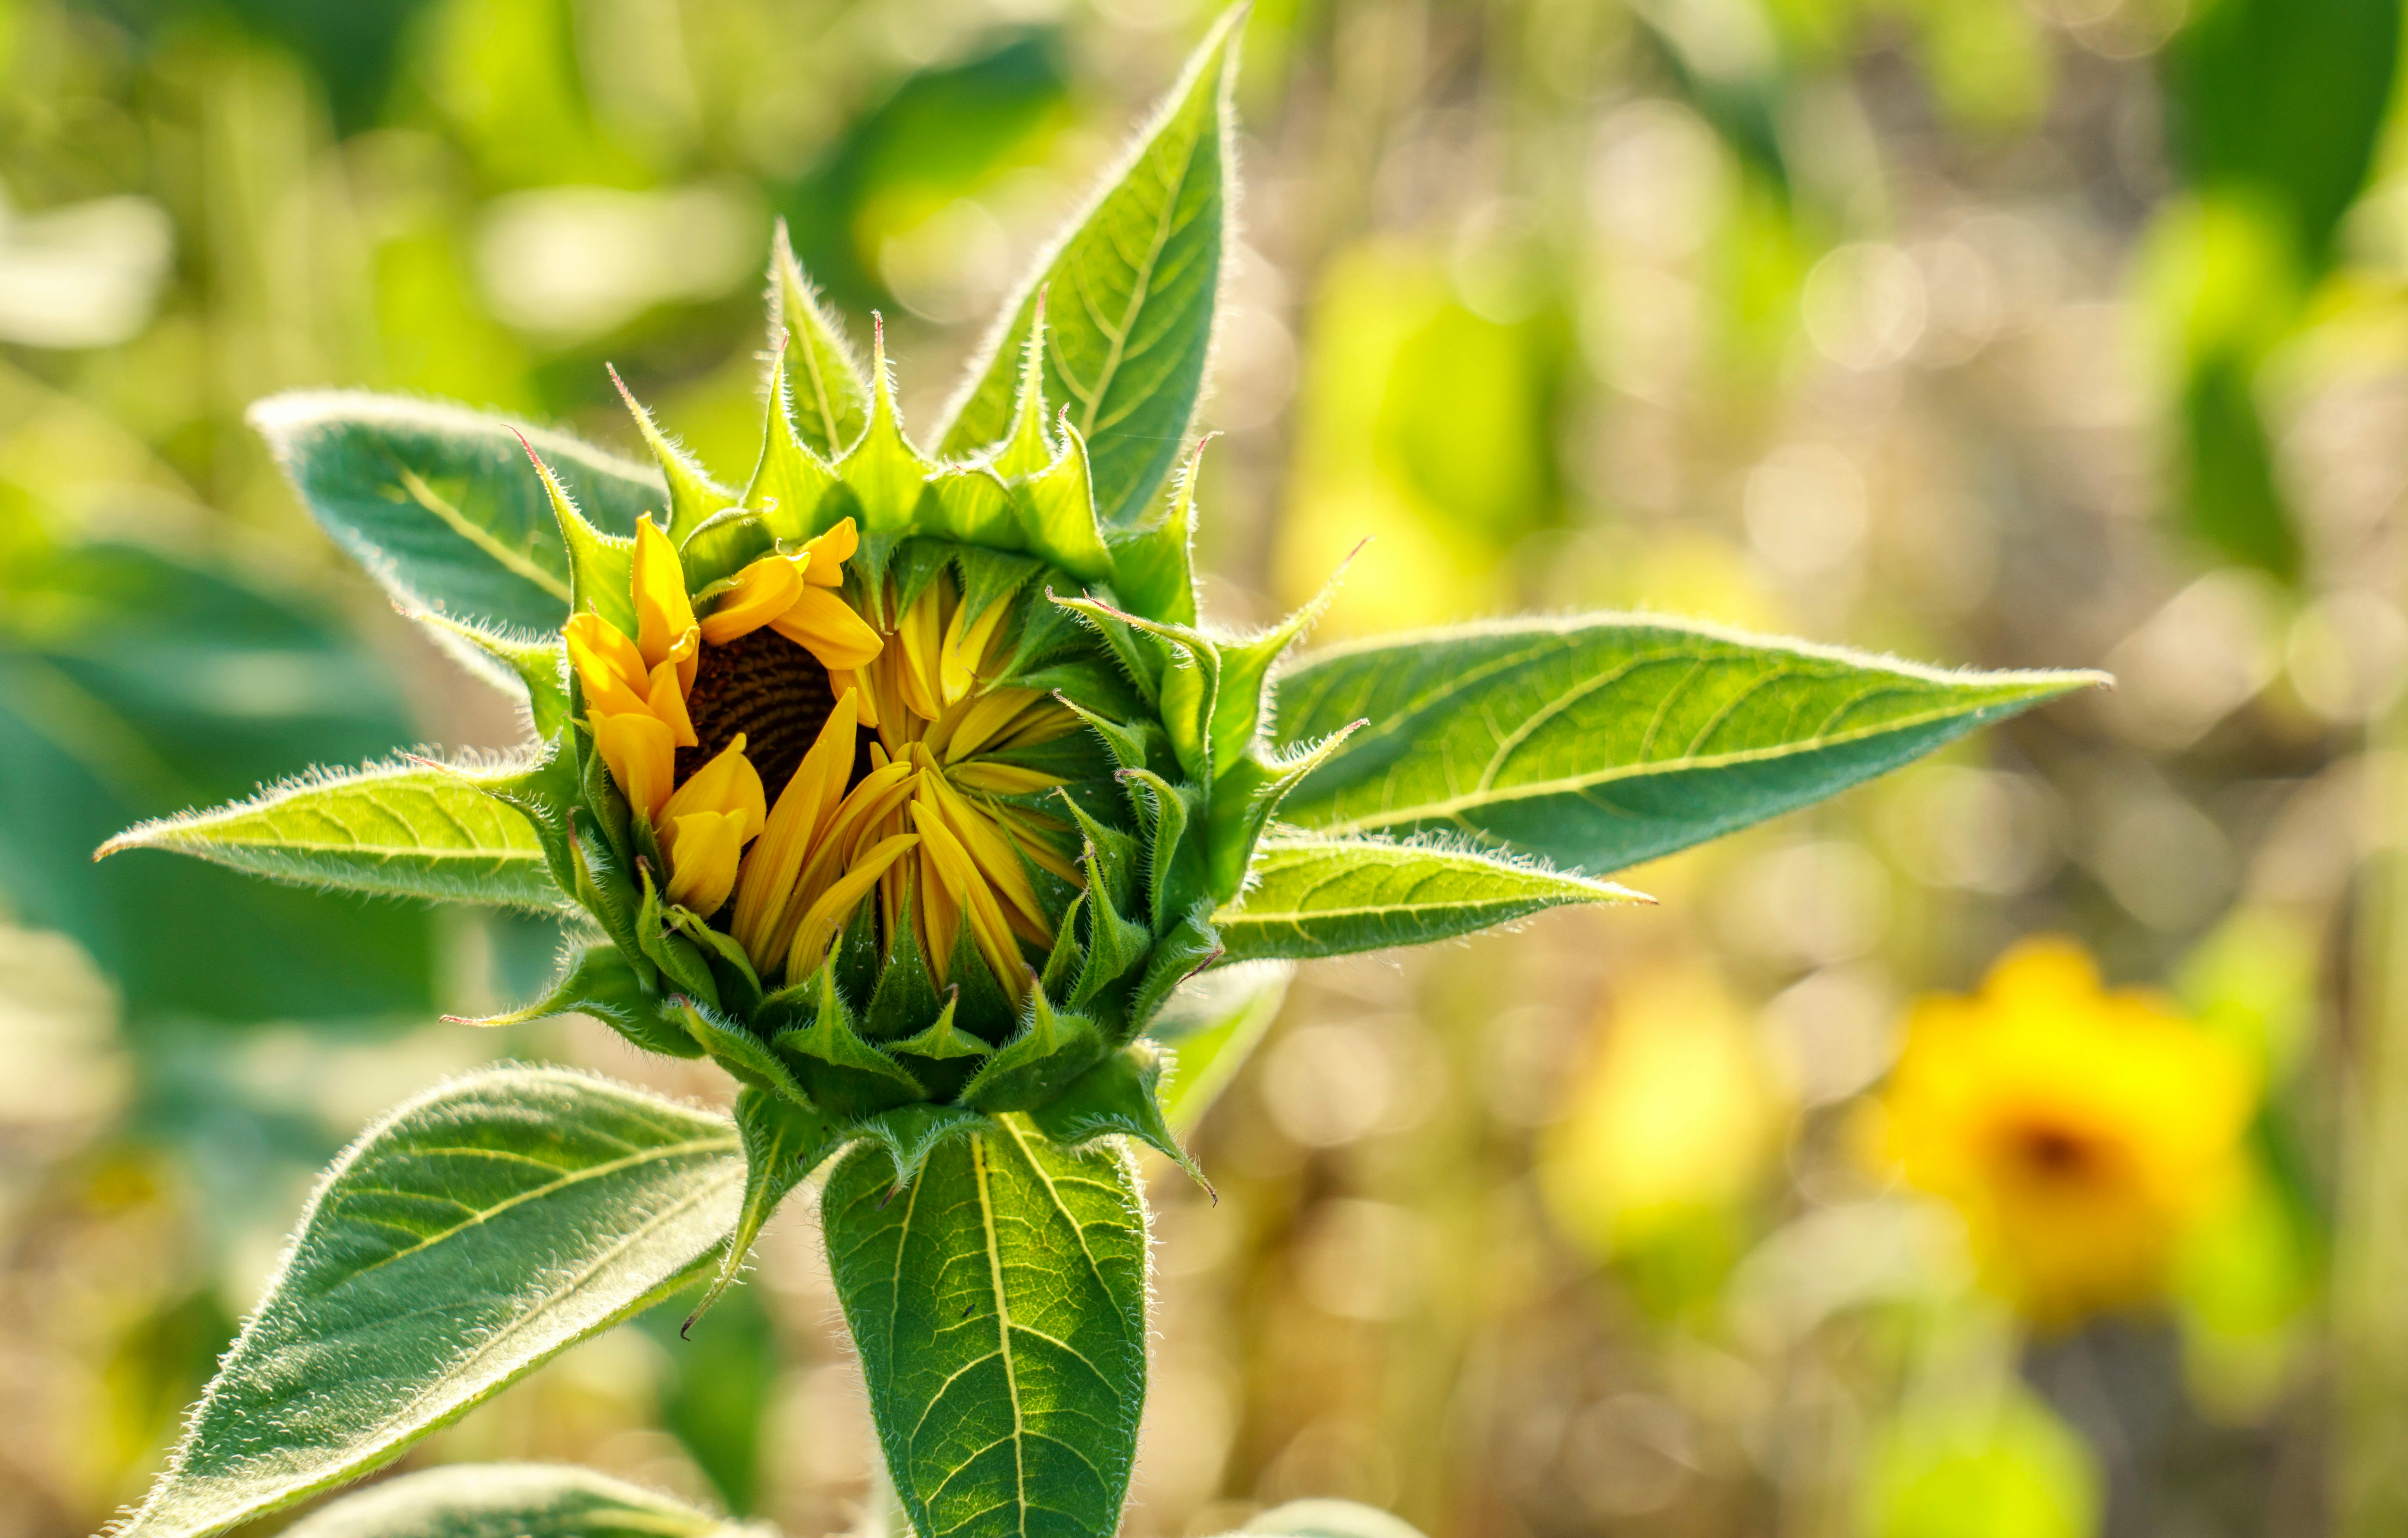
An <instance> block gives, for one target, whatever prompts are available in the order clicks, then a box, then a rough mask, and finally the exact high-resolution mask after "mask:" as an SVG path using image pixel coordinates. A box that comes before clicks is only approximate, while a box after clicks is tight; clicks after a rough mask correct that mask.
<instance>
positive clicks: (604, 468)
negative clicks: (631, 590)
mask: <svg viewBox="0 0 2408 1538" xmlns="http://www.w3.org/2000/svg"><path fill="white" fill-rule="evenodd" d="M251 425H252V426H253V427H254V428H256V429H257V430H258V431H259V433H260V435H261V436H262V437H263V438H266V439H267V443H268V447H269V448H270V449H271V450H273V451H274V452H275V454H276V459H277V463H278V464H279V465H281V466H282V467H283V468H284V473H285V474H286V475H287V476H289V477H290V478H291V479H292V482H293V487H294V490H295V491H296V492H298V493H299V494H300V496H301V500H302V501H303V502H304V503H306V504H307V505H308V509H309V511H310V514H311V515H312V516H313V517H315V518H316V519H317V520H318V522H319V524H320V525H322V526H323V527H324V529H325V530H326V532H327V533H328V534H330V535H332V536H334V538H335V540H336V542H337V544H340V545H341V546H342V547H343V549H344V550H346V551H348V552H349V553H351V556H352V558H354V559H355V560H357V561H358V562H359V563H360V565H361V566H362V567H363V568H366V570H367V572H368V574H369V575H370V576H373V577H374V578H376V580H377V581H378V582H381V583H383V584H384V586H385V589H386V590H387V591H388V592H390V593H391V594H392V595H393V596H394V599H395V601H396V602H398V603H399V604H400V605H401V606H402V607H403V608H404V609H405V610H407V611H411V612H417V611H430V610H431V611H435V612H437V613H441V614H446V615H450V616H452V617H454V618H463V619H474V620H481V621H485V622H488V623H494V624H499V625H507V626H510V627H512V628H514V629H517V630H521V631H527V632H551V631H556V630H558V629H559V628H560V626H561V625H562V624H563V623H564V622H566V620H567V618H568V553H567V551H566V549H565V548H564V547H563V546H562V544H561V539H560V529H559V525H558V524H557V523H556V522H555V521H554V519H553V517H552V504H551V503H550V501H549V500H547V499H546V497H545V495H544V489H543V486H542V485H541V483H540V482H538V480H537V479H536V477H535V476H533V475H531V474H529V473H528V469H527V457H526V448H525V446H523V445H522V444H521V443H520V441H519V433H520V432H523V433H524V434H525V436H526V443H527V444H529V445H532V446H533V447H534V449H535V451H536V453H539V454H541V455H542V456H543V460H544V463H545V464H547V465H549V466H551V467H552V473H553V474H554V475H556V476H558V477H559V479H560V482H561V484H562V485H563V486H564V487H565V488H566V490H567V492H568V494H569V495H570V496H573V497H575V498H576V500H577V505H578V507H579V508H580V509H581V510H582V511H583V512H584V514H585V517H586V521H587V522H589V523H591V524H593V525H595V527H596V528H599V529H600V530H602V531H603V532H604V533H605V534H614V535H628V534H632V533H634V532H635V526H636V519H637V517H638V515H639V514H641V513H644V512H647V511H650V512H652V513H654V514H656V515H657V518H658V521H659V522H661V523H663V524H666V523H667V514H668V505H667V496H668V493H667V487H666V485H665V484H664V483H663V482H662V480H661V477H660V475H659V473H658V472H657V471H655V470H652V469H650V468H647V467H642V466H638V465H636V464H633V463H631V462H629V461H627V460H623V459H620V458H619V457H617V456H616V455H614V454H610V453H605V452H604V451H602V450H600V449H596V448H595V447H594V446H593V445H591V444H589V443H585V442H583V441H581V440H580V439H578V438H571V437H569V436H568V435H566V434H565V433H556V432H551V431H547V430H545V429H542V428H538V427H523V428H520V429H518V430H517V431H513V430H512V427H511V424H509V422H508V421H507V420H505V419H503V418H500V417H494V416H488V415H485V414H483V413H481V412H477V411H471V410H466V408H464V407H458V406H446V405H441V404H437V403H435V402H430V401H422V400H409V399H405V398H403V397H400V396H395V395H367V394H364V393H361V392H357V391H327V392H310V393H304V394H298V395H273V396H270V397H269V398H267V399H265V400H263V401H260V402H259V403H258V404H256V405H254V406H253V407H252V408H251Z"/></svg>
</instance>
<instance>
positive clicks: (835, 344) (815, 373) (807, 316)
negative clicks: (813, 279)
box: [769, 219, 869, 533]
mask: <svg viewBox="0 0 2408 1538" xmlns="http://www.w3.org/2000/svg"><path fill="white" fill-rule="evenodd" d="M769 267H770V278H769V303H770V323H771V326H772V327H773V329H775V330H780V331H783V332H784V333H785V351H784V353H783V354H782V355H783V356H784V357H785V358H787V359H788V360H790V362H789V364H788V367H787V368H786V370H785V374H786V381H785V382H786V384H787V385H788V387H789V388H791V389H792V391H793V392H794V397H793V410H792V415H791V420H792V422H793V424H794V428H795V432H796V435H797V437H798V438H800V439H801V441H802V443H803V445H804V446H805V447H806V448H808V449H810V451H811V452H812V453H815V454H817V455H818V456H819V457H820V458H821V459H823V460H832V459H836V458H839V457H840V456H841V455H842V454H843V453H844V452H845V451H846V450H848V449H850V448H852V447H853V441H854V440H855V439H856V438H860V437H861V430H862V429H863V428H864V427H866V426H867V425H868V424H869V381H868V379H867V377H866V376H865V375H864V374H863V372H862V368H861V361H860V360H859V359H858V358H856V357H855V356H854V355H853V347H852V344H851V343H849V342H847V341H846V340H845V336H844V328H843V327H842V326H840V325H839V324H838V323H837V322H836V318H835V317H834V316H832V315H830V314H829V313H828V312H827V309H826V307H825V306H824V305H823V304H821V302H820V296H819V295H818V293H817V292H816V291H815V290H814V289H813V288H812V287H811V284H810V280H809V279H807V278H805V277H804V276H803V269H802V267H801V266H800V265H799V264H798V263H796V260H795V248H794V243H793V241H792V240H790V239H789V238H788V237H787V233H786V222H785V221H784V220H782V219H781V220H779V221H778V234H777V239H776V244H775V248H774V249H773V251H772V252H771V253H770V257H769ZM769 404H770V410H772V411H773V412H775V411H777V410H779V404H780V403H779V401H778V399H777V398H776V396H775V395H772V397H771V400H770V403H769ZM811 532H814V533H816V532H817V531H816V530H813V531H811Z"/></svg>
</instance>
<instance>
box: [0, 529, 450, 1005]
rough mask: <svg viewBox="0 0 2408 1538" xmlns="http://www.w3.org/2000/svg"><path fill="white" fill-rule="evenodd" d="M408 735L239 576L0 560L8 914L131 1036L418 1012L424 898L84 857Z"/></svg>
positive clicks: (117, 550) (375, 670) (386, 705)
mask: <svg viewBox="0 0 2408 1538" xmlns="http://www.w3.org/2000/svg"><path fill="white" fill-rule="evenodd" d="M10 516H12V515H11V514H10V513H9V512H8V511H7V510H0V525H6V524H7V522H8V519H9V518H10ZM418 736H419V733H418V729H417V728H416V727H415V726H412V725H411V724H410V721H409V713H408V712H407V711H406V710H404V709H403V705H402V701H401V698H400V696H399V694H398V692H397V691H396V690H395V689H394V686H393V683H392V682H391V680H390V679H389V678H387V676H386V674H385V671H384V669H383V668H382V667H380V665H379V664H378V662H377V660H376V658H375V657H374V656H373V655H372V654H370V653H368V652H367V651H366V649H365V648H363V647H362V646H360V645H359V643H358V642H357V641H356V640H352V639H351V637H350V636H349V635H347V634H346V633H345V631H344V630H343V628H342V627H341V626H339V625H333V624H330V623H328V621H327V619H326V617H325V616H323V615H320V614H317V613H314V612H312V611H309V610H308V609H305V608H302V607H298V606H296V605H295V604H294V602H293V601H292V599H291V598H290V597H287V596H282V595H279V594H278V593H277V592H275V591H274V590H273V589H271V588H268V587H265V586H263V585H261V584H260V583H259V582H256V581H255V580H253V579H251V577H249V576H248V575H246V574H245V573H244V572H243V571H241V570H240V569H238V568H233V567H229V566H226V565H224V564H222V563H218V562H210V563H207V564H196V563H193V562H190V561H186V560H182V559H179V558H177V557H173V556H169V555H166V554H164V553H160V552H158V551H154V550H146V549H141V548H137V547H135V546H129V545H107V544H92V545H71V546H64V547H61V548H59V549H57V550H55V551H51V552H46V553H42V554H40V555H38V556H36V555H31V554H27V555H22V556H20V557H16V558H12V559H11V560H9V561H7V562H5V563H0V807H6V808H7V809H8V814H7V816H5V817H0V900H5V902H6V904H7V907H8V909H9V911H10V918H11V919H12V921H14V922H16V923H18V924H22V925H24V926H26V927H31V928H41V929H56V930H59V931H61V932H63V933H65V934H68V935H71V936H73V937H74V939H75V940H76V941H77V943H79V944H80V945H81V946H83V947H84V949H86V950H87V951H90V952H91V953H92V955H93V959H94V960H95V961H97V962H98V963H99V964H100V966H101V967H102V968H103V969H104V970H106V971H107V972H108V974H109V977H110V979H111V981H112V983H113V985H115V988H116V990H117V993H118V996H119V997H120V998H121V999H122V1000H123V1001H124V1007H125V1013H126V1016H127V1019H128V1022H129V1023H130V1024H134V1025H136V1026H137V1027H138V1026H144V1025H147V1024H149V1023H150V1022H152V1021H159V1020H167V1019H176V1020H182V1021H191V1020H194V1019H206V1020H211V1021H217V1022H221V1023H236V1022H249V1021H262V1020H273V1021H282V1022H290V1021H296V1020H325V1019H341V1018H352V1019H368V1018H379V1017H384V1016H390V1015H397V1014H418V1015H421V1016H422V1017H423V1014H424V1013H425V1012H426V1011H428V1010H429V1009H431V1008H432V1007H433V1006H434V1003H435V971H436V967H435V958H434V949H435V947H434V941H433V931H432V927H431V924H430V919H431V917H432V915H431V914H430V913H428V912H427V911H426V910H425V909H424V908H423V907H421V906H419V905H417V904H402V903H394V902H384V901H378V900H374V899H370V898H361V897H355V896H351V895H350V894H342V895H337V896H329V895H327V894H325V893H322V892H308V891H302V890H299V889H297V888H294V887H289V886H284V885H280V884H275V883H270V882H263V881H260V880H258V879H257V878H256V877H253V876H251V875H247V874H244V873H242V872H238V871H234V870H225V869H222V868H221V867H219V866H215V865H209V864H205V863H203V862H201V861H199V860H172V859H155V858H148V857H144V858H135V859H122V860H103V861H101V862H100V863H98V864H96V865H95V864H94V863H93V857H92V855H93V849H94V848H95V847H96V846H97V845H99V844H100V843H101V841H104V840H106V839H108V837H110V836H111V835H112V834H115V833H118V832H120V831H122V829H124V828H125V827H127V826H129V825H132V824H135V823H138V822H140V821H142V820H143V819H145V818H149V817H157V816H163V815H165V814H167V813H169V812H175V811H177V810H179V808H183V807H191V806H212V805H215V804H217V803H219V802H222V801H226V800H230V799H232V798H236V797H238V796H243V795H247V794H249V793H251V791H253V790H255V789H256V788H257V787H258V786H259V784H260V783H262V782H263V781H268V780H273V779H274V778H276V777H277V776H278V775H280V774H289V773H291V772H292V771H293V770H294V769H297V768H299V767H300V766H302V765H304V764H308V763H311V762H321V763H324V762H332V763H353V764H356V763H359V762H361V761H362V760H364V759H367V758H371V757H376V756H379V755H387V754H391V753H393V752H394V750H396V749H398V748H403V747H406V746H408V745H409V743H410V742H412V741H413V740H417V739H418Z"/></svg>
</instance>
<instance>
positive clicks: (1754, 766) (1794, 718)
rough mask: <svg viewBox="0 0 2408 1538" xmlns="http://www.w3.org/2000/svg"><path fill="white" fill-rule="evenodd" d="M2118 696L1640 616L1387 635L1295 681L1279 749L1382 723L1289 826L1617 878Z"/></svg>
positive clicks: (1319, 659)
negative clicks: (1987, 738)
mask: <svg viewBox="0 0 2408 1538" xmlns="http://www.w3.org/2000/svg"><path fill="white" fill-rule="evenodd" d="M2104 682H2106V678H2105V675H2103V674H2100V673H2083V672H2045V673H2043V672H2028V673H1974V672H1946V671H1942V670H1941V669H1938V668H1919V667H1915V666H1914V665H1912V664H1909V663H1902V662H1895V661H1891V660H1889V659H1886V658H1882V657H1873V656H1869V655H1866V654H1862V653H1853V652H1845V651H1841V650H1838V649H1836V648H1829V647H1817V646H1809V645H1807V644H1805V643H1803V642H1799V641H1786V640H1763V639H1759V638H1756V637H1752V636H1744V635H1740V634H1737V633H1735V632H1730V631H1725V630H1718V629H1713V628H1709V627H1706V626H1701V625H1674V624H1668V623H1665V622H1663V621H1659V620H1654V619H1641V618H1633V617H1630V616H1627V615H1602V616H1596V617H1590V618H1584V619H1573V620H1539V619H1531V620H1512V621H1504V622H1500V623H1497V624H1491V625H1467V626H1463V627H1460V628H1455V629H1446V630H1435V631H1428V632H1424V633H1421V634H1418V635H1406V636H1383V637H1382V638H1380V639H1379V640H1373V641H1369V642H1364V643H1361V644H1356V645H1351V646H1344V647H1340V648H1337V649H1335V650H1332V651H1328V652H1324V653H1320V654H1316V655H1314V656H1312V657H1309V658H1307V659H1306V660H1305V661H1304V662H1302V663H1301V664H1299V665H1298V666H1297V667H1296V668H1294V669H1292V670H1291V671H1289V672H1288V673H1287V674H1286V675H1285V676H1284V677H1283V679H1282V680H1281V683H1280V688H1279V700H1278V705H1279V710H1278V725H1277V728H1276V733H1277V738H1278V740H1279V741H1280V743H1281V744H1282V745H1283V746H1288V747H1293V746H1296V745H1298V744H1302V743H1306V742H1310V741H1312V740H1315V739H1317V738H1320V737H1322V736H1324V735H1325V734H1326V733H1329V732H1333V731H1337V730H1340V729H1342V728H1343V727H1345V726H1347V725H1348V724H1350V723H1352V722H1354V721H1356V720H1358V719H1366V718H1368V720H1369V726H1366V727H1365V728H1364V729H1363V730H1361V731H1359V732H1357V733H1355V737H1354V738H1353V740H1350V741H1348V742H1347V743H1346V744H1345V746H1344V747H1343V748H1342V749H1341V750H1340V752H1339V753H1337V754H1336V755H1334V756H1333V757H1331V758H1330V759H1329V761H1328V762H1326V763H1325V764H1324V765H1322V766H1321V767H1320V768H1319V769H1315V770H1314V771H1313V772H1312V774H1311V775H1309V776H1307V777H1306V779H1305V780H1304V782H1303V783H1301V784H1299V785H1297V787H1296V789H1295V790H1294V791H1293V792H1292V793H1291V794H1290V795H1289V796H1288V798H1287V799H1286V801H1285V802H1284V803H1283V804H1282V806H1281V808H1280V815H1281V816H1282V817H1283V819H1285V820H1286V821H1288V822H1290V823H1294V824H1297V825H1299V826H1302V827H1304V828H1306V829H1308V830H1310V831H1312V832H1314V833H1322V834H1329V835H1337V836H1346V837H1355V838H1364V837H1377V836H1383V835H1386V836H1396V837H1403V836H1407V835H1411V834H1414V833H1422V832H1439V833H1469V834H1471V835H1473V836H1474V837H1475V838H1477V839H1479V840H1481V841H1489V842H1494V843H1497V844H1501V845H1504V846H1505V847H1507V848H1510V849H1514V850H1519V851H1521V852H1523V853H1525V854H1530V855H1538V856H1540V857H1541V858H1542V859H1546V860H1548V861H1550V862H1552V863H1554V864H1555V865H1559V866H1563V867H1568V868H1570V869H1574V870H1587V871H1592V872H1602V871H1608V870H1621V869H1623V868H1624V867H1627V866H1630V865H1635V864H1638V863H1639V862H1641V861H1642V860H1648V859H1653V858H1655V857H1656V855H1668V854H1670V853H1671V852H1672V851H1673V850H1676V849H1684V848H1686V847H1688V846H1689V845H1691V844H1694V843H1699V842H1702V841H1705V840H1707V839H1712V838H1715V837H1718V836H1720V835H1722V834H1724V833H1727V832H1729V831H1731V830H1732V829H1734V828H1738V827H1744V826H1747V825H1748V824H1750V823H1756V822H1761V821H1763V820H1764V819H1766V818H1768V817H1773V816H1778V815H1779V814H1780V813H1782V812H1788V811H1791V810H1794V809H1795V808H1798V807H1801V806H1805V805H1807V804H1808V803H1810V802H1813V801H1819V800H1821V799H1823V798H1825V797H1827V796H1831V795H1834V794H1836V793H1837V792H1839V791H1842V790H1844V789H1846V788H1847V787H1848V786H1850V785H1853V784H1856V783H1858V782H1859V781H1864V780H1870V779H1871V778H1872V777H1873V776H1875V775H1878V774H1884V773H1886V772H1887V771H1889V770H1890V769H1896V768H1897V767H1898V766H1899V765H1900V764H1903V763H1905V762H1907V761H1908V760H1910V759H1913V758H1916V757H1919V756H1921V755H1924V754H1927V753H1929V752H1930V751H1931V750H1932V749H1934V748H1937V747H1939V746H1940V745H1941V744H1942V743H1944V742H1947V741H1950V740H1954V739H1956V738H1958V737H1961V736H1963V735H1964V734H1965V733H1967V732H1969V731H1971V730H1973V729H1974V728H1975V727H1977V726H1986V725H1988V724H1989V723H1991V722H1994V721H1999V720H2002V719H2004V718H2006V717H2007V716H2011V715H2014V714H2015V713H2016V712H2020V711H2024V710H2028V709H2029V708H2030V707H2032V706H2034V705H2037V704H2040V703H2042V701H2044V700H2048V699H2053V698H2055V697H2057V696H2059V695H2062V694H2066V693H2069V692H2071V691H2072V690H2075V689H2081V688H2087V687H2089V686H2091V685H2093V684H2097V683H2104Z"/></svg>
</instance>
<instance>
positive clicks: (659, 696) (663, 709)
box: [644, 661, 702, 748]
mask: <svg viewBox="0 0 2408 1538" xmlns="http://www.w3.org/2000/svg"><path fill="white" fill-rule="evenodd" d="M644 705H645V707H646V708H647V709H648V710H650V711H651V712H652V713H653V714H654V715H656V716H659V717H660V718H661V719H662V720H663V721H664V722H666V723H667V724H668V728H669V734H670V735H671V736H672V737H674V738H675V739H676V740H677V745H678V746H679V747H681V748H694V747H700V746H701V745H702V743H701V740H700V739H698V738H696V737H695V735H694V718H693V717H692V716H690V715H688V714H687V713H686V709H685V683H684V681H683V680H681V679H680V678H679V677H678V665H677V663H675V662H674V661H671V662H664V663H662V664H661V665H660V666H659V667H657V668H653V669H652V684H651V686H650V687H648V688H647V689H646V690H645V691H644Z"/></svg>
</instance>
